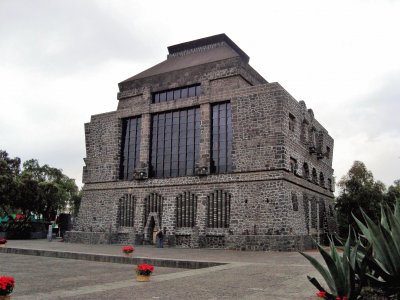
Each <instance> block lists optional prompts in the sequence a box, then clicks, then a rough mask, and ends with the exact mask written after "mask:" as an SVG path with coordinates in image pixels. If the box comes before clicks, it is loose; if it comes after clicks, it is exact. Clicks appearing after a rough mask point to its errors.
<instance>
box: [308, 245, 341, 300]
mask: <svg viewBox="0 0 400 300" xmlns="http://www.w3.org/2000/svg"><path fill="white" fill-rule="evenodd" d="M300 254H301V255H303V256H304V257H305V258H306V259H307V260H308V261H309V262H310V263H311V264H312V265H313V267H314V268H315V269H316V270H317V271H318V272H319V273H320V274H321V276H322V278H324V280H325V282H326V284H327V285H328V287H329V289H330V291H331V293H332V294H335V295H337V291H336V285H335V281H334V279H333V277H332V275H331V274H330V273H329V271H328V270H327V268H325V267H324V266H323V265H321V264H320V262H319V261H317V260H316V259H315V258H314V257H312V256H310V255H308V254H305V253H304V252H300Z"/></svg>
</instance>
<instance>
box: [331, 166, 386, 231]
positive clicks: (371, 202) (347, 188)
mask: <svg viewBox="0 0 400 300" xmlns="http://www.w3.org/2000/svg"><path fill="white" fill-rule="evenodd" d="M338 185H339V189H340V194H339V197H338V198H337V199H336V206H335V207H336V210H337V217H338V225H339V234H340V235H341V236H345V235H347V233H348V228H349V225H352V227H353V228H357V226H355V225H356V224H355V221H354V219H353V217H352V215H351V214H354V215H355V216H356V217H357V218H358V219H361V218H362V214H361V210H360V208H362V209H363V210H364V212H365V213H367V215H368V216H369V217H370V218H371V219H372V220H373V221H375V222H377V221H378V220H379V217H380V204H381V203H382V201H384V200H385V197H384V192H385V189H386V188H385V185H384V184H383V183H382V182H380V181H375V180H374V176H373V175H372V172H371V171H369V170H368V169H367V167H366V166H365V164H364V163H363V162H361V161H355V162H354V163H353V166H352V167H351V168H350V170H349V171H348V173H347V174H346V175H345V176H343V177H342V179H341V180H340V181H339V183H338Z"/></svg>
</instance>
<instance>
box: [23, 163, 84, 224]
mask: <svg viewBox="0 0 400 300" xmlns="http://www.w3.org/2000/svg"><path fill="white" fill-rule="evenodd" d="M20 182H21V185H20V187H21V194H20V197H19V201H18V205H19V207H20V208H21V209H24V210H25V211H31V212H34V213H38V214H42V215H43V217H44V218H45V219H47V220H51V219H54V217H55V215H56V213H57V211H59V210H62V209H65V208H66V206H67V205H69V204H70V203H72V202H74V198H75V197H76V196H77V195H78V192H79V191H78V187H77V186H76V184H75V180H74V179H71V178H69V177H68V176H66V175H64V174H63V173H62V170H60V169H57V168H52V167H50V166H48V165H43V166H40V164H39V162H38V161H37V160H36V159H31V160H28V161H26V162H24V163H23V171H22V174H21V180H20Z"/></svg>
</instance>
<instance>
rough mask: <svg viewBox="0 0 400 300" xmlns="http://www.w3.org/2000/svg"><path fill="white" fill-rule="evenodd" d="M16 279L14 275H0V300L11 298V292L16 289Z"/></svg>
mask: <svg viewBox="0 0 400 300" xmlns="http://www.w3.org/2000/svg"><path fill="white" fill-rule="evenodd" d="M14 285H15V281H14V278H12V277H6V276H3V277H0V300H8V299H11V296H10V294H11V292H12V291H13V289H14Z"/></svg>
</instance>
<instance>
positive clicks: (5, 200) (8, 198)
mask: <svg viewBox="0 0 400 300" xmlns="http://www.w3.org/2000/svg"><path fill="white" fill-rule="evenodd" d="M20 164H21V160H20V159H19V158H18V157H15V158H10V157H8V153H7V152H6V151H3V150H0V209H1V210H2V211H4V212H5V213H6V214H8V210H9V207H10V206H12V205H13V200H14V199H15V197H16V195H17V193H18V183H17V178H18V176H19V173H20Z"/></svg>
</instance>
